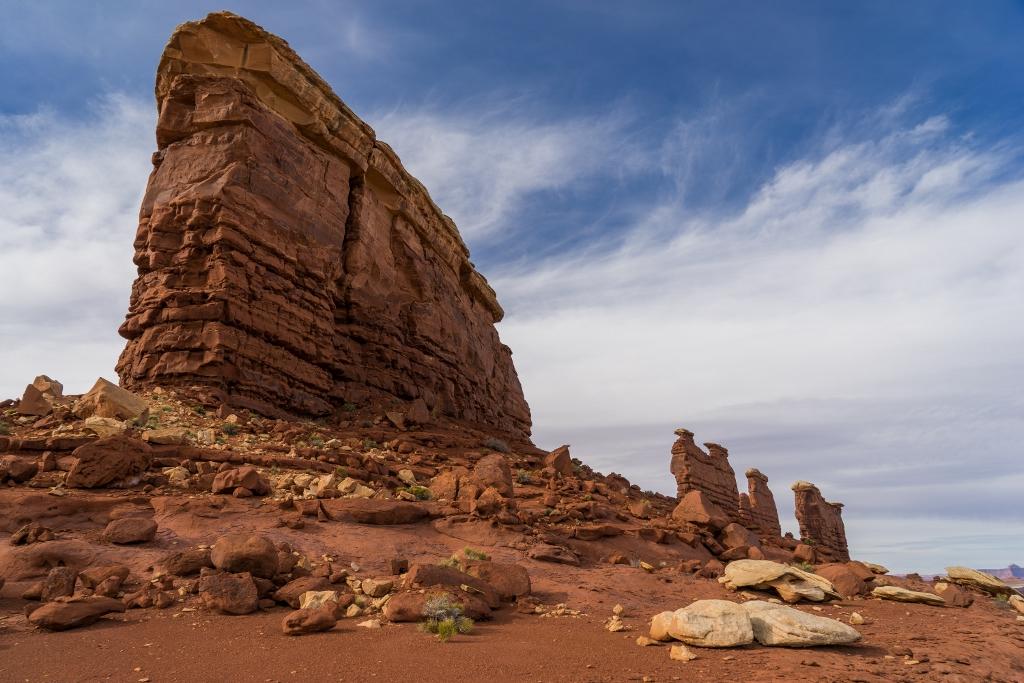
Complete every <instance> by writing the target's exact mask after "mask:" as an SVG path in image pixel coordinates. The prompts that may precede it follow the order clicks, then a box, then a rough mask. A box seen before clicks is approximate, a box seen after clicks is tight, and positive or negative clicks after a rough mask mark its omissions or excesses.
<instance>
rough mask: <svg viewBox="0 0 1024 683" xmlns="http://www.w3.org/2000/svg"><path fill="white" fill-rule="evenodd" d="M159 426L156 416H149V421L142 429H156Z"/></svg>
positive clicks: (158, 419)
mask: <svg viewBox="0 0 1024 683" xmlns="http://www.w3.org/2000/svg"><path fill="white" fill-rule="evenodd" d="M159 426H160V418H158V417H157V416H156V415H150V416H149V419H147V420H146V422H145V423H144V424H143V425H142V427H143V429H156V428H157V427H159Z"/></svg>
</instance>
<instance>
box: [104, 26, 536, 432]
mask: <svg viewBox="0 0 1024 683" xmlns="http://www.w3.org/2000/svg"><path fill="white" fill-rule="evenodd" d="M156 99H157V104H158V107H159V119H158V123H157V130H156V134H157V145H158V151H157V152H156V153H155V154H154V155H153V164H154V169H153V173H152V174H151V176H150V178H149V185H148V187H147V190H146V194H145V197H144V199H143V202H142V209H141V212H140V221H139V228H138V233H137V236H136V238H135V263H136V265H137V266H138V269H139V275H138V278H137V279H136V281H135V284H134V286H133V287H132V295H131V303H130V306H129V311H128V315H127V319H126V320H125V322H124V324H123V325H122V326H121V329H120V332H121V334H122V336H124V337H125V338H127V339H128V344H127V346H126V348H125V350H124V352H123V353H122V354H121V358H120V360H119V361H118V366H117V370H118V374H119V375H120V377H121V383H122V385H124V386H125V387H128V388H131V389H140V388H145V387H150V386H192V387H197V386H198V387H201V388H204V389H205V390H208V391H209V392H210V393H211V394H212V395H215V396H216V397H218V398H219V399H220V400H222V401H225V402H227V403H228V404H230V405H233V406H238V407H244V408H250V409H252V410H255V411H258V412H260V413H263V414H267V415H313V416H316V415H325V414H328V413H330V412H332V411H333V410H335V409H336V408H337V407H338V406H340V405H343V404H345V403H363V402H367V401H376V402H382V403H397V402H399V401H413V400H416V399H422V400H423V401H425V403H426V406H427V407H428V408H429V409H430V411H431V412H432V414H433V415H434V416H447V417H451V418H456V419H461V420H466V421H470V422H476V423H482V424H486V425H488V426H490V427H493V428H495V429H498V430H502V431H504V432H506V433H509V434H512V435H515V436H518V437H521V438H524V439H525V438H528V436H529V433H530V411H529V408H528V406H527V404H526V401H525V400H524V398H523V391H522V388H521V386H520V384H519V380H518V378H517V376H516V372H515V368H514V367H513V364H512V357H511V351H510V350H509V348H508V347H507V346H505V345H503V344H502V343H501V342H500V340H499V339H498V334H497V331H496V330H495V327H494V323H496V322H498V321H500V320H501V318H502V315H503V311H502V309H501V307H500V306H499V305H498V302H497V299H496V298H495V294H494V291H493V290H492V289H491V288H490V286H489V285H488V284H487V281H486V280H485V279H484V277H483V276H482V275H480V274H479V273H478V272H477V271H476V270H475V269H474V267H473V264H472V263H471V262H470V260H469V251H468V250H467V248H466V246H465V244H464V243H463V241H462V239H461V238H460V236H459V232H458V230H457V229H456V227H455V224H454V223H453V222H452V220H451V219H450V218H448V216H445V215H444V214H443V213H441V211H440V209H438V207H437V206H436V205H435V204H434V203H433V201H431V199H430V196H429V194H428V193H427V191H426V189H425V188H424V187H423V185H421V184H420V183H419V181H417V180H416V179H415V178H413V177H412V176H410V175H409V174H408V173H407V172H406V170H405V169H404V168H403V167H402V164H401V162H400V161H399V159H398V157H397V156H396V155H395V153H394V152H393V151H392V150H391V148H390V147H388V146H387V145H386V144H384V143H383V142H380V141H379V140H377V139H376V137H375V135H374V132H373V130H372V129H371V128H370V126H368V125H367V124H366V123H364V122H363V121H362V120H360V119H359V118H358V117H357V116H356V115H355V114H353V113H352V111H351V110H349V108H348V107H347V106H346V105H345V104H344V103H343V102H342V101H341V100H340V99H339V98H338V96H337V95H335V94H334V92H333V91H332V90H331V88H330V87H329V86H328V85H327V83H325V82H324V80H323V79H322V78H321V77H320V76H319V75H318V74H317V73H316V72H314V71H313V69H311V68H310V67H309V66H308V65H307V64H306V63H305V62H303V61H302V60H301V59H300V58H299V57H298V55H296V54H295V52H293V51H292V49H291V48H290V47H289V46H288V44H287V43H286V42H285V41H283V40H281V39H280V38H278V37H276V36H273V35H271V34H269V33H267V32H266V31H264V30H263V29H262V28H260V27H259V26H257V25H255V24H253V23H252V22H250V21H248V20H246V19H244V18H242V17H239V16H236V15H234V14H231V13H228V12H218V13H214V14H210V15H209V16H207V17H206V18H205V19H203V20H201V21H196V22H192V23H188V24H183V25H182V26H179V27H178V28H177V29H176V30H175V31H174V34H173V35H172V36H171V39H170V41H169V42H168V44H167V47H166V48H165V49H164V52H163V55H162V57H161V59H160V66H159V68H158V71H157V78H156Z"/></svg>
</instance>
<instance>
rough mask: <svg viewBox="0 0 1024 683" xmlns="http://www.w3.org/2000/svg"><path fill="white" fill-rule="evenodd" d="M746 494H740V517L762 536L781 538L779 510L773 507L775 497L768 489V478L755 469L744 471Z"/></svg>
mask: <svg viewBox="0 0 1024 683" xmlns="http://www.w3.org/2000/svg"><path fill="white" fill-rule="evenodd" d="M746 477H747V493H741V494H740V503H739V506H740V516H741V517H744V516H745V517H747V519H746V520H744V521H745V522H747V521H749V523H750V525H751V527H752V528H754V529H756V530H757V531H758V532H759V533H760V534H761V535H762V536H766V537H770V538H778V537H780V536H782V525H781V524H780V523H779V509H778V507H776V505H775V496H774V495H772V490H771V489H770V488H768V477H766V476H765V475H764V474H762V473H761V471H760V470H757V469H749V470H747V471H746Z"/></svg>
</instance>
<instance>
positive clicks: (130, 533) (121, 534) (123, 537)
mask: <svg viewBox="0 0 1024 683" xmlns="http://www.w3.org/2000/svg"><path fill="white" fill-rule="evenodd" d="M156 529H157V526H156V522H154V521H153V520H152V519H149V518H148V517H122V518H120V519H114V520H111V521H110V523H109V524H107V528H106V529H104V530H103V538H104V539H106V540H107V541H110V542H111V543H117V544H118V545H129V544H132V543H149V542H150V541H152V540H153V539H154V538H156Z"/></svg>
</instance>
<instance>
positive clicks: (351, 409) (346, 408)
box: [341, 403, 356, 413]
mask: <svg viewBox="0 0 1024 683" xmlns="http://www.w3.org/2000/svg"><path fill="white" fill-rule="evenodd" d="M341 408H342V410H344V411H345V412H346V413H354V412H356V404H355V403H346V404H345V405H343V406H342V407H341Z"/></svg>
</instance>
